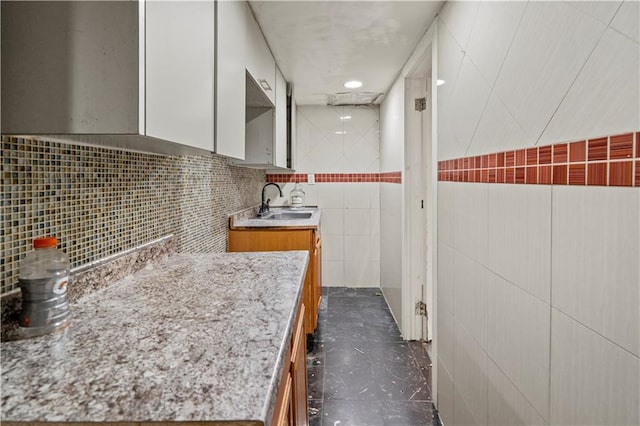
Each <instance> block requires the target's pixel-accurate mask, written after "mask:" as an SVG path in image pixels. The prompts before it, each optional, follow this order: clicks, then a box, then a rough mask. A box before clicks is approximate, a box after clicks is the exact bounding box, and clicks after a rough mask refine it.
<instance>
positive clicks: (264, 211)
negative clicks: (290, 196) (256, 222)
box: [258, 182, 283, 217]
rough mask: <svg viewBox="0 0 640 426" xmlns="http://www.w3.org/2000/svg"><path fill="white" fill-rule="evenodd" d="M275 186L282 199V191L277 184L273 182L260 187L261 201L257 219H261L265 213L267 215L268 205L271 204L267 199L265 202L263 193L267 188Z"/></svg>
mask: <svg viewBox="0 0 640 426" xmlns="http://www.w3.org/2000/svg"><path fill="white" fill-rule="evenodd" d="M271 185H273V186H275V187H276V188H278V192H279V193H280V196H281V197H282V196H283V195H282V189H280V186H279V185H278V184H277V183H273V182H269V183H267V184H265V186H263V187H262V199H261V202H260V210H258V217H262V216H265V215H266V214H267V213H269V203H270V202H271V199H270V198H267V199H266V201H265V196H266V194H265V192H266V189H267V187H269V186H271Z"/></svg>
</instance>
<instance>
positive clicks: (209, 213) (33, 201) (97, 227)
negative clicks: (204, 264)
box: [0, 137, 265, 294]
mask: <svg viewBox="0 0 640 426" xmlns="http://www.w3.org/2000/svg"><path fill="white" fill-rule="evenodd" d="M0 154H1V158H2V165H1V166H2V176H1V177H2V180H1V182H0V186H1V187H2V192H1V193H0V208H1V212H0V224H1V227H0V247H1V248H2V257H1V258H0V294H5V293H7V292H10V291H12V290H14V289H17V288H18V284H17V283H18V265H19V262H20V259H22V257H23V256H24V255H25V253H27V252H29V251H31V250H32V248H31V243H32V239H33V238H34V237H38V236H43V235H56V236H57V237H58V240H59V241H60V243H59V248H60V249H62V250H63V251H64V252H65V253H67V254H68V255H69V258H70V259H71V263H72V267H77V266H81V265H84V264H86V263H88V262H92V261H95V260H98V259H101V258H104V257H105V256H109V255H112V254H116V253H119V252H121V251H123V250H127V249H131V248H133V247H137V246H139V245H141V244H144V243H146V242H149V241H151V240H154V239H157V238H159V237H162V236H164V235H168V234H174V235H175V236H176V244H177V251H179V252H193V253H197V252H223V251H225V250H226V233H227V223H228V222H227V215H228V214H229V213H232V212H234V211H237V210H240V209H243V208H246V207H249V206H251V205H255V204H258V203H259V202H260V191H261V189H262V185H264V183H265V173H264V171H263V170H254V169H247V168H241V167H233V166H230V165H229V164H228V161H227V160H226V159H225V158H223V157H219V156H215V155H212V156H178V157H174V156H163V155H157V154H147V153H140V152H129V151H122V150H116V149H110V148H103V147H97V146H84V145H76V144H66V143H60V142H50V141H46V140H40V139H27V138H14V137H2V150H1V152H0Z"/></svg>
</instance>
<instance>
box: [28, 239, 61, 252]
mask: <svg viewBox="0 0 640 426" xmlns="http://www.w3.org/2000/svg"><path fill="white" fill-rule="evenodd" d="M57 246H58V239H57V238H56V237H42V238H35V239H34V240H33V248H34V249H38V248H47V247H57Z"/></svg>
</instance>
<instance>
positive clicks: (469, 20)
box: [440, 1, 480, 49]
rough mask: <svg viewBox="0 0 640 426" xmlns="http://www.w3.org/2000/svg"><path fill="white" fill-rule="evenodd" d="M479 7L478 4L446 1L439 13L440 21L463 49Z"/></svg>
mask: <svg viewBox="0 0 640 426" xmlns="http://www.w3.org/2000/svg"><path fill="white" fill-rule="evenodd" d="M479 5H480V2H473V4H465V2H460V1H448V2H446V3H445V5H444V7H443V8H442V11H441V13H440V16H441V17H442V21H443V22H444V23H445V25H446V26H447V28H448V29H449V31H451V34H453V36H454V38H455V39H456V41H457V42H458V44H459V45H460V46H461V47H462V48H463V49H465V48H466V47H467V43H468V42H469V36H470V35H471V29H472V28H473V24H474V22H475V20H476V15H477V14H478V7H479Z"/></svg>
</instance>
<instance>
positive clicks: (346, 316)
mask: <svg viewBox="0 0 640 426" xmlns="http://www.w3.org/2000/svg"><path fill="white" fill-rule="evenodd" d="M307 347H308V351H307V352H308V353H307V374H308V382H309V421H310V424H311V425H312V426H319V425H324V426H338V425H339V426H348V425H353V426H376V425H389V426H403V425H406V426H421V425H429V426H430V425H437V424H439V423H438V422H437V420H434V414H433V413H434V411H435V410H434V408H433V404H432V402H431V389H430V383H431V361H430V360H429V357H428V355H427V353H426V352H425V350H424V348H423V346H422V343H420V342H405V341H403V340H402V337H401V336H400V332H399V330H398V327H397V326H396V323H395V321H394V320H393V317H392V316H391V312H390V311H389V307H388V306H387V303H386V302H385V300H384V297H382V294H381V292H380V289H378V288H358V289H355V288H345V287H325V288H324V289H323V300H322V304H321V306H320V316H319V320H318V328H317V330H316V332H315V333H314V334H313V335H312V336H309V338H308V341H307ZM436 417H437V416H436Z"/></svg>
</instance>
